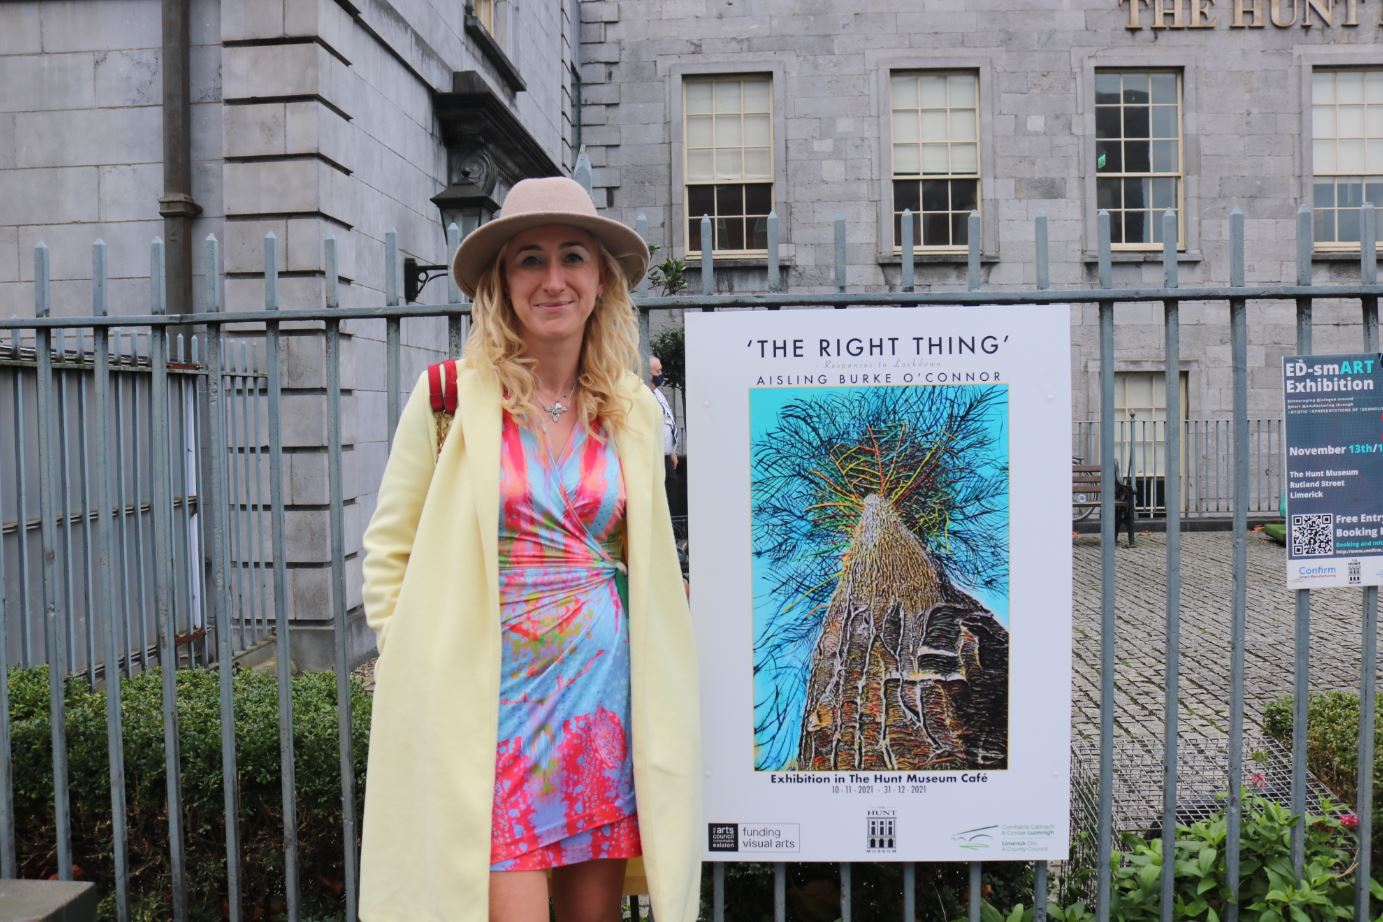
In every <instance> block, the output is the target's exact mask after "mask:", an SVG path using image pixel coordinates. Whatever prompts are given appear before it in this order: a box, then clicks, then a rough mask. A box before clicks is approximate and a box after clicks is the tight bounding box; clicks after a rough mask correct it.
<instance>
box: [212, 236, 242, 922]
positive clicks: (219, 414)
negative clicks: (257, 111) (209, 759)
mask: <svg viewBox="0 0 1383 922" xmlns="http://www.w3.org/2000/svg"><path fill="white" fill-rule="evenodd" d="M205 272H206V309H207V313H209V314H215V313H219V312H220V310H221V286H220V276H221V251H220V247H219V245H218V243H217V241H216V237H215V235H208V236H207V238H206V270H205ZM224 352H225V349H224V344H223V343H222V334H221V324H220V323H219V322H212V323H208V324H207V332H206V388H207V412H206V420H207V423H206V424H207V428H208V429H209V430H210V435H211V452H210V454H211V472H210V473H211V476H210V477H209V478H208V480H207V483H206V484H205V485H204V487H203V488H204V489H205V491H206V492H207V494H208V495H207V503H206V509H205V510H204V512H205V514H206V515H207V516H208V521H207V527H206V533H207V535H208V537H209V539H210V540H209V542H208V543H209V545H210V547H209V548H208V551H209V553H210V557H211V593H210V596H211V604H212V611H213V613H214V617H213V623H215V625H216V656H217V663H216V671H217V675H218V677H219V679H220V703H221V793H222V799H223V802H224V812H225V821H226V902H227V905H228V908H229V911H230V920H231V922H240V818H239V814H238V812H237V805H238V803H239V800H240V798H239V792H238V787H239V785H238V783H237V780H236V779H237V773H236V769H235V694H234V688H233V686H232V672H231V666H232V665H233V664H232V659H233V651H232V649H231V625H230V612H229V611H228V610H227V609H228V608H229V598H228V592H229V590H230V587H229V584H228V581H227V579H226V566H227V563H226V544H227V541H226V538H227V535H226V517H227V515H228V514H229V512H228V507H227V505H226V497H227V495H228V491H227V473H226V452H227V451H228V450H229V449H228V448H227V445H226V394H225V381H224V380H223V379H222V377H221V370H222V359H223V357H224Z"/></svg>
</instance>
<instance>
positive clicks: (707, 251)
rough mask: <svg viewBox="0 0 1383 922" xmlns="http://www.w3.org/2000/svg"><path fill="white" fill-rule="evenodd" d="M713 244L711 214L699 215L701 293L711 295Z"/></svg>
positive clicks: (713, 281) (714, 285)
mask: <svg viewBox="0 0 1383 922" xmlns="http://www.w3.org/2000/svg"><path fill="white" fill-rule="evenodd" d="M715 272H716V267H715V245H714V242H713V239H712V237H711V216H710V215H707V214H703V215H702V216H701V293H702V294H703V295H713V294H715V292H716V283H715Z"/></svg>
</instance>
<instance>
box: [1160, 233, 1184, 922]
mask: <svg viewBox="0 0 1383 922" xmlns="http://www.w3.org/2000/svg"><path fill="white" fill-rule="evenodd" d="M1177 284H1178V282H1177V218H1176V212H1175V211H1173V210H1172V209H1170V208H1168V209H1167V210H1166V211H1165V212H1163V214H1162V286H1163V287H1164V288H1167V289H1173V288H1176V287H1177ZM1162 314H1163V319H1162V323H1163V331H1162V332H1163V369H1164V370H1163V375H1162V377H1163V384H1164V385H1165V386H1166V389H1167V390H1166V404H1167V420H1166V425H1165V428H1164V431H1165V433H1166V436H1167V437H1166V440H1165V442H1164V443H1163V446H1162V448H1163V456H1162V475H1163V477H1162V483H1163V488H1164V491H1165V492H1164V494H1163V499H1164V506H1165V508H1166V510H1167V599H1166V615H1167V627H1166V631H1167V635H1166V636H1167V666H1166V670H1167V678H1166V682H1165V688H1164V689H1163V698H1162V726H1163V731H1162V744H1163V752H1162V905H1161V912H1162V922H1172V914H1173V910H1174V909H1175V908H1176V904H1175V892H1176V862H1175V860H1174V859H1175V856H1176V824H1177V761H1178V758H1179V754H1178V752H1177V724H1178V720H1179V718H1178V710H1179V705H1180V698H1181V692H1180V688H1181V302H1180V301H1178V300H1176V299H1175V298H1167V299H1166V300H1165V301H1163V302H1162Z"/></svg>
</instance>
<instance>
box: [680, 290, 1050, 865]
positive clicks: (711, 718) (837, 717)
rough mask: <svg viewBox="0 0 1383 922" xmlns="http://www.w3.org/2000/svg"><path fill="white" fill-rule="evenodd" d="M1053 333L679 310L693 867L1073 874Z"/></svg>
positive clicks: (952, 311)
mask: <svg viewBox="0 0 1383 922" xmlns="http://www.w3.org/2000/svg"><path fill="white" fill-rule="evenodd" d="M1069 316H1070V315H1069V308H1068V307H1066V306H1065V305H1062V306H1056V307H1045V306H1044V307H1038V306H1020V307H967V308H950V307H945V308H917V309H911V308H907V309H887V308H886V309H858V310H848V311H831V310H798V311H782V312H766V311H735V312H720V313H714V314H691V313H689V314H688V315H687V317H686V362H687V430H688V434H689V437H690V439H691V440H692V443H693V445H694V446H695V463H693V464H690V465H689V468H690V475H691V480H690V484H689V490H690V494H689V501H690V510H691V517H690V521H689V526H690V554H691V566H692V571H691V581H692V583H691V586H692V589H691V593H692V615H693V619H694V620H695V622H696V628H697V632H698V655H699V657H700V662H701V694H702V739H703V745H704V768H705V787H704V792H703V799H704V803H705V821H706V840H705V842H706V844H705V849H706V851H705V857H706V858H707V859H709V860H789V861H860V860H885V861H888V860H898V861H904V860H906V861H915V860H916V861H945V860H956V861H974V860H980V859H984V860H995V859H1018V860H1028V861H1030V860H1035V859H1063V858H1065V857H1066V856H1067V849H1068V841H1067V840H1068V822H1067V817H1068V812H1069V811H1068V803H1069V772H1070V765H1069V734H1070V723H1071V704H1070V689H1071V531H1070V516H1071V505H1070V504H1071V499H1070V482H1071V457H1070V445H1071V380H1070V379H1071V371H1070V369H1071V360H1070V326H1069V323H1070V320H1069Z"/></svg>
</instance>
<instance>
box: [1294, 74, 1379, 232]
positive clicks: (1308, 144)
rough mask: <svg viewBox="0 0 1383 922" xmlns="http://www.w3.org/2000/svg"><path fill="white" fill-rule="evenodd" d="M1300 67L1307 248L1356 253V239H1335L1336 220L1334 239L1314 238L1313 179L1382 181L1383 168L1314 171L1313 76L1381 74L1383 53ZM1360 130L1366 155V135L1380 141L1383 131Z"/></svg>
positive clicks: (1365, 104)
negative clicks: (1308, 214) (1308, 226)
mask: <svg viewBox="0 0 1383 922" xmlns="http://www.w3.org/2000/svg"><path fill="white" fill-rule="evenodd" d="M1304 70H1305V71H1306V78H1305V81H1304V85H1305V90H1304V92H1303V94H1302V99H1303V105H1302V112H1303V122H1304V125H1305V131H1304V133H1303V135H1302V142H1301V146H1302V154H1303V160H1304V163H1305V166H1306V169H1305V170H1303V175H1304V179H1305V184H1306V191H1305V194H1304V197H1303V199H1302V200H1303V201H1304V202H1305V203H1306V204H1307V205H1309V206H1310V208H1311V216H1312V228H1311V250H1312V252H1313V253H1318V254H1321V255H1332V254H1345V255H1350V254H1357V253H1358V252H1359V247H1360V246H1361V242H1360V241H1358V240H1355V241H1349V240H1344V241H1341V240H1340V239H1338V238H1339V226H1338V223H1337V224H1336V233H1335V237H1336V239H1335V240H1333V241H1321V240H1317V239H1316V231H1315V220H1316V217H1317V215H1318V213H1319V211H1320V208H1319V207H1318V206H1317V205H1316V195H1315V192H1316V180H1317V179H1318V178H1321V177H1330V178H1334V179H1337V180H1338V179H1341V178H1348V177H1358V178H1359V180H1360V182H1361V183H1364V184H1368V182H1369V177H1373V178H1374V179H1375V181H1376V182H1379V183H1383V169H1379V170H1377V171H1375V172H1372V173H1370V172H1367V171H1364V172H1353V171H1350V172H1342V171H1340V170H1338V169H1337V170H1334V171H1331V172H1329V173H1319V172H1317V169H1316V162H1315V160H1316V140H1317V138H1316V125H1315V109H1316V91H1315V87H1316V81H1315V78H1316V75H1317V74H1318V73H1330V74H1339V73H1346V72H1353V73H1360V74H1365V75H1367V74H1369V73H1376V74H1380V75H1383V55H1379V54H1377V53H1375V55H1374V56H1373V58H1372V60H1371V61H1369V62H1340V63H1335V62H1331V63H1323V64H1314V65H1311V66H1308V67H1306V68H1304ZM1337 105H1338V104H1337ZM1368 107H1369V106H1368V103H1367V102H1365V103H1364V108H1365V109H1367V108H1368ZM1379 107H1380V108H1383V104H1380V106H1379ZM1365 117H1367V116H1366V115H1365ZM1364 132H1365V133H1364V134H1363V135H1362V136H1361V140H1362V141H1363V143H1364V145H1365V158H1366V159H1367V156H1368V155H1367V144H1368V141H1369V140H1370V139H1372V140H1375V141H1378V142H1380V143H1383V132H1381V133H1380V134H1378V135H1377V136H1376V137H1375V136H1371V135H1369V134H1368V127H1367V125H1365V128H1364ZM1332 137H1333V138H1334V139H1335V140H1336V141H1338V140H1339V137H1340V135H1339V131H1338V128H1337V131H1336V133H1335V134H1334V135H1333V136H1332ZM1375 207H1376V208H1383V202H1378V203H1376V204H1375ZM1330 210H1332V211H1334V212H1335V213H1336V215H1337V219H1338V214H1339V211H1340V207H1339V205H1338V203H1336V204H1333V205H1332V206H1331V209H1330ZM1361 236H1362V235H1361Z"/></svg>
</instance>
